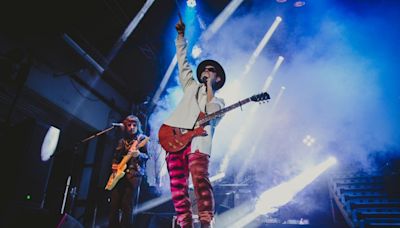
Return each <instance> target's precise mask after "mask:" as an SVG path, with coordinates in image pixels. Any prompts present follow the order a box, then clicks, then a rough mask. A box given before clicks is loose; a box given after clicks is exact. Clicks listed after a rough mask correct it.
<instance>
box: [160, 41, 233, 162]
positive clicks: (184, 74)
mask: <svg viewBox="0 0 400 228" xmlns="http://www.w3.org/2000/svg"><path fill="white" fill-rule="evenodd" d="M175 45H176V56H177V59H178V68H179V81H180V84H181V86H182V89H183V93H184V94H183V98H182V100H181V101H180V102H179V104H178V106H177V107H176V109H175V111H174V112H173V113H172V114H171V116H170V117H169V118H168V119H167V120H165V122H164V123H165V124H166V125H169V126H172V127H179V128H184V129H192V128H193V127H194V125H195V123H196V120H197V118H198V116H199V114H200V112H204V113H206V114H210V113H213V112H216V111H218V110H220V109H222V108H223V107H224V106H225V103H224V100H222V99H221V98H217V97H215V96H214V98H213V99H212V100H211V101H210V102H208V103H207V93H206V86H205V85H204V84H202V83H198V82H197V81H196V80H195V79H194V78H193V71H192V69H191V67H190V65H189V63H188V61H187V58H186V53H187V50H186V48H187V44H186V40H185V39H182V38H178V39H177V40H176V41H175ZM196 98H197V99H196ZM218 122H219V119H216V120H214V121H211V122H210V124H209V125H207V126H205V127H204V129H205V130H206V131H207V134H208V135H207V136H197V137H194V138H193V140H192V143H191V152H192V153H193V152H195V151H196V150H199V151H200V152H202V153H205V154H208V155H211V144H212V136H213V134H214V128H215V126H216V125H217V123H218Z"/></svg>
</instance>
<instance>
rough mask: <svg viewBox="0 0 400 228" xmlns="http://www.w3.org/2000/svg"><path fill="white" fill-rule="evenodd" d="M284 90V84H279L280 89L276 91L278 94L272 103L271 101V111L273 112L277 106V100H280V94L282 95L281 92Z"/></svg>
mask: <svg viewBox="0 0 400 228" xmlns="http://www.w3.org/2000/svg"><path fill="white" fill-rule="evenodd" d="M285 90H286V87H285V86H281V88H280V90H279V93H278V95H277V96H276V98H275V100H274V103H272V108H271V111H272V112H274V111H275V109H276V106H278V103H279V101H280V100H281V98H282V95H283V93H284V92H285Z"/></svg>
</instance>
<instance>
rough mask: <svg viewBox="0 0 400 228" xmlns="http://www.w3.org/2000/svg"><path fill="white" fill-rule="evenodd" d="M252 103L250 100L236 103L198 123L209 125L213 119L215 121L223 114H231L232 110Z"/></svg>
mask: <svg viewBox="0 0 400 228" xmlns="http://www.w3.org/2000/svg"><path fill="white" fill-rule="evenodd" d="M250 101H251V99H250V98H247V99H244V100H241V101H239V102H236V103H234V104H232V105H230V106H228V107H225V108H223V109H221V110H219V111H216V112H214V113H211V114H209V115H207V116H205V117H204V118H202V119H200V120H199V121H198V123H199V124H200V125H202V124H204V123H207V122H208V121H210V120H212V119H214V118H217V117H219V116H222V115H223V114H225V113H227V112H229V111H231V110H233V109H235V108H237V107H241V106H242V105H244V104H247V103H249V102H250Z"/></svg>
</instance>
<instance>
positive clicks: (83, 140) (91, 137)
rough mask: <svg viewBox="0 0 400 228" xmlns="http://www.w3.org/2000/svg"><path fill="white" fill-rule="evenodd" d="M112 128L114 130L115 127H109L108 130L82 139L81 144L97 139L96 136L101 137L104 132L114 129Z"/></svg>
mask: <svg viewBox="0 0 400 228" xmlns="http://www.w3.org/2000/svg"><path fill="white" fill-rule="evenodd" d="M114 128H115V126H111V127H109V128H106V129H104V130H102V131H99V132H97V133H95V134H93V135H91V136H89V137H87V138H86V139H82V140H81V142H82V143H83V142H86V141H89V140H91V139H93V138H95V137H97V136H99V135H102V134H104V133H106V132H108V131H111V130H112V129H114Z"/></svg>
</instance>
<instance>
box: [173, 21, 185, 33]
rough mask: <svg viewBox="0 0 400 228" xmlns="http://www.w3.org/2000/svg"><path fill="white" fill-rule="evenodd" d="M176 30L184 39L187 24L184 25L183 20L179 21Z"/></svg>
mask: <svg viewBox="0 0 400 228" xmlns="http://www.w3.org/2000/svg"><path fill="white" fill-rule="evenodd" d="M175 29H176V31H177V32H178V35H179V36H181V37H183V36H184V35H185V23H183V21H182V19H179V21H178V23H176V25H175Z"/></svg>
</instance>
